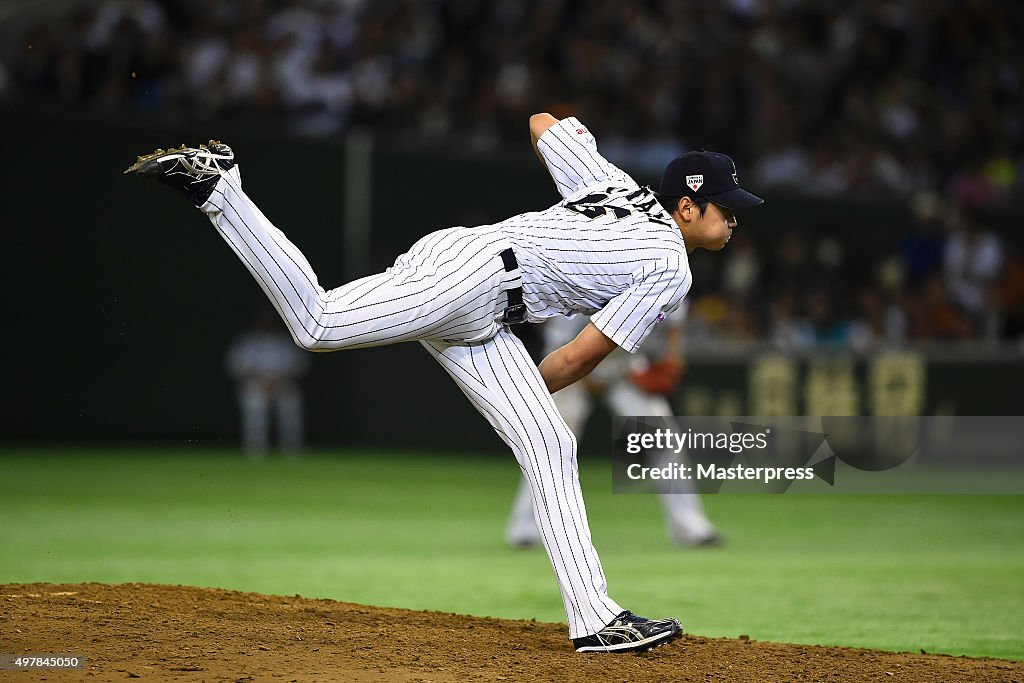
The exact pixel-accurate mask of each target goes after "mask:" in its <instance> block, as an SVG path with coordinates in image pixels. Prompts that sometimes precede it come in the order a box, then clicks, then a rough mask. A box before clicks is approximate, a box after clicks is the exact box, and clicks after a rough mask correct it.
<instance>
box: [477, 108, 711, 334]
mask: <svg viewBox="0 0 1024 683" xmlns="http://www.w3.org/2000/svg"><path fill="white" fill-rule="evenodd" d="M537 146H538V149H539V150H540V152H541V155H542V156H543V157H544V161H545V162H546V164H547V167H548V170H549V171H550V173H551V176H552V178H553V179H554V181H555V185H556V186H557V188H558V191H559V193H560V194H561V195H562V197H563V201H562V202H560V203H559V204H556V205H555V206H553V207H551V208H549V209H547V210H545V211H537V212H531V213H524V214H519V215H518V216H513V217H512V218H509V219H508V220H506V221H503V222H502V223H499V224H497V225H496V226H494V227H498V228H500V229H501V230H502V232H503V233H504V234H505V235H506V236H507V237H508V239H509V241H510V242H511V243H512V246H513V249H514V251H515V254H516V259H517V260H518V261H519V267H520V270H521V272H522V278H523V297H524V301H525V303H526V305H527V309H528V312H529V319H530V320H531V321H534V322H539V321H540V320H543V319H545V318H550V317H553V316H556V315H568V316H572V315H574V314H576V313H584V314H588V315H591V316H592V317H591V321H592V322H593V323H594V325H595V326H596V327H597V328H598V329H600V330H601V331H602V332H603V333H604V334H605V335H606V336H608V337H609V338H610V339H611V340H612V341H614V342H615V343H616V344H618V345H619V346H620V347H622V348H623V349H625V350H626V351H629V352H631V353H633V352H635V351H636V350H637V348H638V347H639V346H640V344H641V343H642V342H643V341H644V339H646V337H647V335H648V334H649V333H650V332H651V330H652V329H653V328H654V326H655V325H656V324H657V323H659V322H661V321H662V320H664V319H665V316H667V315H668V314H669V313H671V312H672V311H673V310H675V308H676V307H677V306H678V305H679V302H680V301H682V299H683V297H684V296H686V293H687V291H689V289H690V284H691V282H692V276H691V273H690V266H689V261H688V259H687V256H686V245H685V244H684V243H683V237H682V235H681V234H680V232H679V228H678V227H677V226H676V224H675V222H674V221H673V220H672V218H671V217H670V216H669V215H668V213H666V212H665V210H664V209H663V208H662V207H661V205H660V204H658V202H657V200H656V199H655V198H654V195H653V193H652V192H651V191H650V189H648V188H641V187H640V186H639V185H637V183H636V182H635V181H634V180H633V179H632V178H630V177H629V175H627V174H626V173H625V172H623V171H622V170H620V169H619V168H617V167H616V166H615V165H613V164H612V163H610V162H609V161H608V160H607V159H605V158H604V157H602V156H601V155H600V154H599V153H598V151H597V143H596V142H595V140H594V137H593V136H592V135H591V134H590V132H589V131H588V130H587V129H586V127H585V126H584V125H583V124H582V123H580V122H579V121H578V120H577V119H576V118H575V117H569V118H566V119H563V120H561V121H559V122H558V123H557V124H555V125H553V126H551V128H549V129H548V130H547V131H546V132H545V133H544V134H543V135H542V136H541V137H540V139H539V140H538V145H537Z"/></svg>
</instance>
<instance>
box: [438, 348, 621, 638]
mask: <svg viewBox="0 0 1024 683" xmlns="http://www.w3.org/2000/svg"><path fill="white" fill-rule="evenodd" d="M421 343H422V344H423V346H424V347H426V349H427V350H428V351H430V353H431V355H433V356H434V358H436V359H437V360H438V362H440V363H441V365H442V367H444V369H445V370H446V371H447V372H448V374H449V375H451V377H452V378H453V379H454V380H455V381H456V383H457V384H458V385H459V387H460V388H461V389H462V392H463V393H464V394H465V395H466V397H467V398H469V400H470V401H471V402H472V403H473V405H475V406H476V408H477V410H479V411H480V412H481V413H482V414H483V415H484V417H486V418H487V421H488V422H490V424H491V426H492V427H493V428H494V430H495V431H496V432H497V433H498V435H499V436H501V438H502V440H504V441H505V443H506V444H508V446H509V447H510V448H511V449H512V452H513V453H514V454H515V456H516V460H518V461H519V466H520V468H521V469H522V472H523V476H524V478H525V480H526V481H527V482H528V484H529V486H530V489H531V491H532V492H533V501H534V517H535V519H536V521H537V525H538V527H539V529H540V534H541V539H542V542H543V543H544V548H545V549H546V550H547V552H548V556H549V557H550V559H551V565H552V566H553V567H554V569H555V576H556V578H557V579H558V585H559V588H560V589H561V592H562V600H563V602H564V603H565V612H566V615H567V616H568V619H569V637H570V638H579V637H581V636H585V635H590V634H592V633H595V632H597V631H598V630H600V629H601V628H602V627H604V626H605V625H606V624H608V623H609V622H610V621H611V620H612V619H614V618H615V616H616V615H618V614H619V613H620V612H622V607H621V606H619V605H618V604H617V603H615V602H614V601H613V600H612V599H611V598H609V597H608V587H607V582H606V580H605V575H604V570H603V569H602V568H601V561H600V560H599V559H598V556H597V551H596V550H595V549H594V545H593V542H592V541H591V537H590V526H589V525H588V523H587V511H586V507H585V506H584V504H583V494H582V491H581V490H580V484H579V476H578V472H577V462H576V437H575V436H573V433H572V431H571V430H570V429H569V428H568V427H567V426H566V424H565V421H564V420H563V419H562V417H561V416H560V415H559V413H558V410H557V409H556V408H555V404H554V401H553V399H552V397H551V394H549V393H548V391H547V387H545V385H544V380H543V379H541V376H540V373H539V372H538V371H537V368H536V367H535V366H534V364H533V363H532V362H531V361H530V357H529V355H528V354H527V352H526V349H525V348H523V345H522V342H520V341H519V339H518V338H517V337H516V336H515V335H513V334H512V333H511V332H509V331H508V330H507V329H502V330H501V331H499V332H498V334H497V335H496V336H494V337H493V338H491V339H488V340H486V341H482V342H476V343H473V344H469V345H450V344H445V343H442V342H436V341H422V342H421Z"/></svg>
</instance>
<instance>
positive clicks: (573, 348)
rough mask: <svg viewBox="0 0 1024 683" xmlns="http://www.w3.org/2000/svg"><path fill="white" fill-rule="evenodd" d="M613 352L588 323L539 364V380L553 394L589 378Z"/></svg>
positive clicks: (601, 334)
mask: <svg viewBox="0 0 1024 683" xmlns="http://www.w3.org/2000/svg"><path fill="white" fill-rule="evenodd" d="M615 348H616V344H615V342H613V341H612V340H611V339H609V338H608V337H606V336H605V335H604V333H603V332H601V330H599V329H597V328H596V327H595V326H594V324H593V323H589V324H587V326H586V327H584V328H583V331H582V332H580V333H579V335H577V336H576V338H575V339H573V340H572V341H571V342H569V343H568V344H566V345H565V346H562V347H561V348H558V349H556V350H554V351H552V352H551V353H550V354H548V356H547V358H545V359H544V360H543V361H541V364H540V368H539V369H540V376H541V377H543V378H544V384H546V385H547V387H548V391H550V392H551V393H552V394H553V393H555V392H556V391H558V390H559V389H564V388H565V387H567V386H569V385H570V384H574V383H575V382H577V381H579V380H581V379H583V378H584V377H586V376H587V375H589V374H590V373H591V371H592V370H593V369H594V368H596V367H597V365H598V363H600V362H601V361H602V360H604V358H605V357H606V356H607V355H608V354H609V353H611V352H612V351H614V350H615Z"/></svg>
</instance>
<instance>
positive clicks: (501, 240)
mask: <svg viewBox="0 0 1024 683" xmlns="http://www.w3.org/2000/svg"><path fill="white" fill-rule="evenodd" d="M200 208H201V209H202V210H203V211H204V212H205V213H206V214H207V215H208V216H209V218H210V220H211V222H212V223H213V224H214V226H216V228H217V231H218V232H219V233H220V234H221V236H222V237H223V238H224V240H225V241H226V242H227V243H228V245H229V246H230V247H231V249H232V250H233V251H234V252H235V253H236V254H237V255H238V257H239V258H240V259H241V260H242V262H243V263H244V264H245V266H246V268H248V269H249V272H250V273H252V275H253V276H254V277H255V278H256V281H257V282H258V283H259V284H260V286H261V287H262V288H263V290H264V292H266V294H267V296H268V297H269V298H270V300H271V302H273V304H274V306H275V308H277V311H278V313H280V314H281V317H282V319H283V320H284V321H285V324H286V325H287V326H288V330H289V331H290V332H291V335H292V337H293V338H294V339H295V342H296V343H297V344H298V345H299V346H301V347H303V348H306V349H309V350H311V351H336V350H340V349H350V348H359V347H367V346H380V345H383V344H393V343H397V342H402V341H419V342H420V343H421V344H422V345H423V346H424V347H425V348H426V349H427V350H428V351H429V352H430V354H431V355H432V356H433V357H434V358H435V359H437V361H438V362H439V363H440V364H441V365H442V367H444V369H445V370H446V371H447V372H448V374H449V375H451V376H452V378H453V379H454V380H455V381H456V383H458V385H459V388H460V389H462V392H463V393H464V394H465V395H466V397H467V398H469V400H470V402H472V403H473V405H474V406H475V407H476V408H477V410H479V411H480V413H481V414H483V416H484V417H485V418H486V419H487V421H488V422H490V424H491V426H492V427H493V428H494V430H495V431H496V432H497V433H498V435H499V436H501V438H502V440H503V441H504V442H505V443H506V444H508V446H509V447H510V448H511V449H512V452H513V453H514V454H515V456H516V460H517V461H518V462H519V466H520V468H521V469H522V472H523V476H524V477H525V478H526V480H527V482H529V485H530V490H531V493H532V495H533V500H534V515H535V516H536V520H537V525H538V527H539V529H540V532H541V539H542V541H543V543H544V547H545V549H546V550H547V552H548V557H550V559H551V564H552V566H553V567H554V570H555V576H556V578H557V579H558V585H559V589H560V590H561V593H562V600H563V602H564V603H565V611H566V615H567V617H568V621H569V637H570V638H578V637H581V636H585V635H590V634H592V633H596V632H597V631H598V630H600V629H601V628H602V627H604V626H605V625H606V624H608V623H609V622H610V621H611V620H612V619H614V618H615V617H616V616H617V615H618V614H619V612H621V611H622V608H621V607H620V606H619V605H618V604H617V603H615V601H613V600H612V599H611V598H610V597H608V588H607V582H606V580H605V575H604V570H603V569H602V568H601V561H600V559H599V558H598V556H597V551H596V549H595V548H594V544H593V541H592V540H591V536H590V526H589V524H588V523H587V512H586V508H585V506H584V504H583V494H582V492H581V490H580V484H579V476H578V472H577V462H576V437H575V436H573V433H572V431H571V430H570V429H569V428H568V426H566V424H565V421H564V420H563V419H562V417H561V416H560V415H559V413H558V410H557V409H556V407H555V403H554V400H553V399H552V398H551V395H550V394H549V393H548V391H547V388H546V386H545V385H544V381H543V379H542V378H541V376H540V372H539V371H538V370H537V367H536V366H535V365H534V363H533V361H532V360H531V359H530V356H529V354H527V352H526V349H525V348H524V347H523V345H522V343H521V342H520V341H519V339H518V338H517V337H516V336H515V335H513V334H512V333H511V332H510V331H509V330H508V329H507V328H506V327H504V326H503V325H501V324H500V323H498V322H496V317H497V316H498V315H499V314H500V313H501V310H502V309H503V308H504V306H505V304H506V297H505V296H504V295H503V294H502V292H504V291H505V290H507V289H510V288H512V287H515V286H517V285H518V284H520V279H519V274H518V272H517V271H513V272H511V273H509V272H506V271H505V269H504V266H503V264H502V261H501V258H500V256H499V254H500V253H501V251H502V250H504V249H506V248H508V246H509V244H508V242H507V240H506V238H505V237H504V236H503V235H502V234H501V233H500V231H498V230H496V229H494V228H491V227H486V226H485V227H482V228H450V229H448V230H440V231H438V232H434V233H431V234H429V235H427V236H426V237H424V238H423V239H421V240H419V241H418V242H417V243H416V244H415V245H413V247H412V248H411V249H410V250H409V251H408V252H407V253H405V254H403V255H402V256H399V257H398V259H397V260H396V261H395V265H394V266H392V267H391V268H388V269H387V270H386V271H385V272H383V273H379V274H377V275H371V276H369V277H365V278H361V279H359V280H354V281H352V282H350V283H348V284H345V285H342V286H341V287H338V288H336V289H333V290H330V291H325V290H324V289H323V288H322V287H321V286H320V285H319V283H318V282H317V278H316V274H315V273H314V272H313V269H312V267H311V266H310V265H309V262H308V261H307V260H306V258H305V257H304V256H303V255H302V253H301V252H300V251H299V250H298V248H296V247H295V245H293V244H292V243H291V242H290V241H288V239H287V238H286V237H285V235H284V233H282V232H281V231H280V230H278V229H277V228H275V227H274V226H273V225H272V224H271V223H270V221H269V220H268V219H267V218H266V217H265V216H264V215H263V213H262V212H261V211H260V210H259V209H258V208H257V207H256V205H255V204H253V202H252V201H251V200H250V199H249V198H248V197H247V196H246V195H245V193H244V192H243V191H242V186H241V177H240V175H239V170H238V168H237V167H235V168H234V169H232V170H231V171H230V172H229V173H228V174H227V176H225V177H223V178H222V179H221V180H220V181H219V182H218V183H217V187H216V189H215V190H214V193H213V194H212V195H211V197H210V199H209V201H207V203H206V204H204V205H203V206H202V207H200Z"/></svg>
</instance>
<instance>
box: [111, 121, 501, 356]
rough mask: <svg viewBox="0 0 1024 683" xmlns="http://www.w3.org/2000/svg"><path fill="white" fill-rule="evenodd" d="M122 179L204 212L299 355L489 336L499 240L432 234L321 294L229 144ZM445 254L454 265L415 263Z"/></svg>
mask: <svg viewBox="0 0 1024 683" xmlns="http://www.w3.org/2000/svg"><path fill="white" fill-rule="evenodd" d="M126 172H131V173H136V174H138V175H140V176H143V177H146V178H150V179H153V180H156V181H158V182H161V183H163V184H165V185H169V186H171V187H173V188H174V189H176V190H178V191H180V192H181V193H182V194H184V195H185V196H187V197H188V198H189V199H190V200H191V201H192V202H193V203H194V204H196V205H197V206H198V207H199V208H200V209H201V210H202V211H203V212H204V213H206V214H207V216H208V217H209V219H210V221H211V222H212V223H213V224H214V226H215V227H216V228H217V231H218V232H219V233H220V235H221V236H222V237H223V238H224V241H225V242H227V244H228V246H230V247H231V249H232V250H233V251H234V252H235V254H236V255H237V256H238V257H239V259H240V260H241V261H242V263H243V264H244V265H245V267H246V268H247V269H248V270H249V272H250V273H251V274H252V276H253V277H254V278H255V279H256V281H257V282H258V283H259V285H260V286H261V287H262V288H263V290H264V292H266V294H267V296H268V298H269V299H270V300H271V302H272V303H273V305H274V307H275V308H276V309H277V311H278V313H279V314H280V315H281V318H282V319H283V320H284V322H285V324H286V325H287V327H288V330H289V332H290V333H291V335H292V337H293V338H294V340H295V343H296V344H298V345H299V346H301V347H303V348H305V349H308V350H310V351H335V350H339V349H348V348H360V347H368V346H379V345H382V344H393V343H397V342H402V341H412V340H417V339H423V338H429V337H432V336H439V337H443V338H446V339H472V338H479V337H484V336H487V335H489V334H492V333H493V330H494V329H496V326H497V325H496V323H495V320H494V318H495V315H494V309H495V306H496V305H497V301H498V298H499V294H500V292H501V291H502V290H503V289H506V288H507V283H506V282H505V280H507V279H508V278H509V277H510V275H509V274H508V273H507V272H506V271H505V269H504V267H503V265H502V263H501V260H500V259H499V258H498V254H499V252H500V251H501V248H502V246H503V245H501V244H500V239H499V238H497V237H494V236H492V235H490V234H488V233H486V232H483V231H469V230H466V229H449V230H442V231H438V232H435V233H431V234H430V235H428V236H427V237H424V238H423V239H422V240H421V241H420V242H418V243H417V244H416V245H415V246H414V251H411V252H410V253H409V254H406V255H403V256H402V257H399V260H398V261H396V263H395V266H394V267H392V268H389V269H388V270H387V271H386V272H384V273H378V274H377V275H371V276H369V277H365V278H362V279H359V280H355V281H353V282H349V283H347V284H345V285H342V286H341V287H338V288H336V289H332V290H330V291H327V290H325V289H324V288H323V287H322V286H321V285H320V283H319V281H318V278H317V276H316V273H315V272H314V271H313V268H312V267H311V266H310V264H309V261H308V260H307V259H306V257H305V256H304V255H303V254H302V252H301V251H299V249H298V248H297V247H296V246H295V245H294V244H292V242H291V241H289V240H288V238H287V237H286V236H285V234H284V233H283V232H281V231H280V230H279V229H278V228H276V227H275V226H274V225H273V224H272V223H271V222H270V220H268V219H267V217H266V216H265V215H264V214H263V212H262V211H260V210H259V208H258V207H257V206H256V205H255V203H253V201H252V200H251V199H250V198H249V197H248V196H247V195H246V194H245V192H244V191H243V190H242V183H241V175H240V173H239V169H238V167H237V166H236V165H235V159H234V155H233V153H232V151H231V149H230V148H229V147H227V146H226V145H223V144H221V143H216V142H213V141H211V143H210V145H209V147H200V148H182V149H177V150H167V151H164V150H159V151H158V152H155V153H154V154H151V155H149V156H147V157H140V159H139V161H138V162H136V164H134V165H133V166H132V167H130V168H129V169H128V170H127V171H126ZM417 248H418V251H415V250H416V249H417ZM446 250H447V251H453V252H457V253H459V254H460V259H458V260H455V259H447V260H444V259H439V260H438V261H437V262H424V261H423V260H421V259H418V258H417V256H419V255H421V254H427V253H430V254H436V253H440V254H444V253H446ZM478 302H483V303H482V304H480V303H478Z"/></svg>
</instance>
